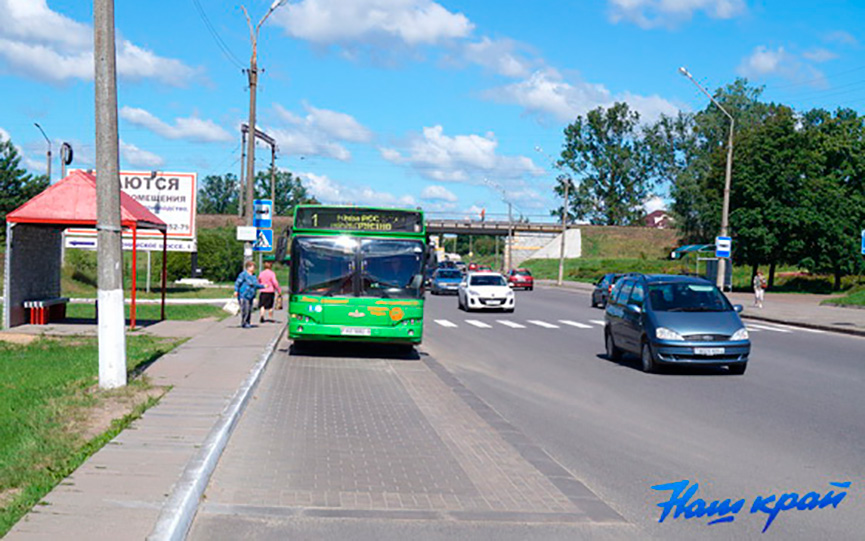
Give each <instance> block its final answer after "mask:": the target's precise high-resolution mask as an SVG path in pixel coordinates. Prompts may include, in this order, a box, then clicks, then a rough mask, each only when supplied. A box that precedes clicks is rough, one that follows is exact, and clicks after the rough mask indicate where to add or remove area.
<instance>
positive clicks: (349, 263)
mask: <svg viewBox="0 0 865 541" xmlns="http://www.w3.org/2000/svg"><path fill="white" fill-rule="evenodd" d="M423 254H424V251H423V243H421V242H420V241H412V240H394V239H360V238H355V237H347V236H339V237H298V238H296V239H295V242H294V244H293V246H292V258H291V259H292V281H291V283H292V292H293V293H301V294H310V295H325V296H331V295H341V296H355V297H384V298H417V297H419V296H420V294H421V284H422V282H423V279H422V271H423Z"/></svg>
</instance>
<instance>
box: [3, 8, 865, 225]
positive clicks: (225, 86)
mask: <svg viewBox="0 0 865 541" xmlns="http://www.w3.org/2000/svg"><path fill="white" fill-rule="evenodd" d="M270 4H271V0H243V5H244V6H245V7H246V8H247V9H248V10H249V12H250V14H251V15H252V16H253V18H254V19H256V20H257V19H258V18H260V17H261V16H262V15H263V14H264V13H265V12H266V11H267V9H268V8H269V6H270ZM92 8H93V6H92V1H86V0H0V137H11V138H12V140H13V141H14V142H15V144H16V145H17V146H18V147H19V149H20V150H21V152H22V154H23V156H24V159H25V163H26V166H27V167H28V168H30V169H31V170H32V171H34V172H44V170H45V154H44V153H45V147H46V143H45V141H44V139H43V138H42V135H41V134H40V133H39V132H38V130H37V129H36V128H35V127H34V125H33V123H34V122H38V123H40V125H41V126H42V127H43V128H44V129H45V131H46V133H47V134H48V136H49V137H50V138H51V140H52V141H53V143H54V149H55V156H56V154H57V149H58V147H59V145H60V143H61V142H62V141H68V142H70V143H72V144H73V146H74V148H75V151H76V162H75V164H74V165H76V166H78V167H90V166H92V164H93V161H94V156H93V154H94V147H93V134H94V127H93V82H92V80H93V61H92ZM116 11H117V13H116V23H117V32H118V41H117V43H118V71H119V77H120V81H119V105H120V137H121V167H122V168H124V169H130V170H132V169H138V170H141V169H144V170H152V169H157V170H164V171H195V172H197V173H198V174H199V177H200V178H203V177H204V176H205V175H208V174H213V173H218V174H221V173H225V172H234V173H239V171H240V155H241V154H240V135H239V125H240V123H241V122H243V121H245V118H246V115H247V106H248V100H249V94H248V89H247V82H246V76H245V75H244V74H243V73H242V71H241V70H242V68H243V67H244V66H246V65H248V63H249V53H250V39H249V32H248V29H247V25H246V20H245V18H244V15H243V11H242V10H241V3H239V2H235V1H233V0H232V1H225V0H173V1H170V2H169V1H164V0H148V1H123V0H121V1H117V2H116ZM863 21H865V2H862V1H861V0H857V1H853V0H850V1H841V0H826V1H823V2H813V1H804V0H762V1H752V0H534V1H531V2H529V1H525V0H521V1H515V0H498V1H490V0H483V1H482V0H461V1H448V0H440V1H432V0H291V1H290V2H289V3H287V4H286V5H284V6H282V7H280V8H279V9H278V10H277V11H276V12H274V14H273V16H272V17H271V18H270V19H269V20H268V22H267V23H266V24H265V26H264V27H263V28H262V30H261V37H260V45H259V67H260V68H263V69H264V73H263V74H262V75H261V78H260V86H259V94H258V104H259V108H258V112H259V114H258V124H259V127H260V128H261V129H263V130H265V131H266V132H268V133H270V134H271V135H273V136H274V137H275V138H276V139H277V141H278V143H279V149H280V153H279V160H278V164H279V166H280V167H283V168H287V169H289V170H291V171H292V172H295V173H297V174H299V175H300V176H301V177H302V178H303V179H304V182H305V184H306V185H307V187H308V188H309V189H310V190H311V191H312V192H313V193H314V194H315V195H316V196H318V197H319V199H321V200H323V201H326V202H334V203H343V202H346V203H356V204H379V205H386V206H390V205H405V206H416V205H420V206H423V207H424V208H425V209H427V210H428V211H431V212H439V213H443V215H444V214H448V215H451V216H468V215H470V214H473V213H476V212H478V210H479V209H480V208H486V209H487V213H488V215H495V214H497V213H503V212H505V205H504V204H503V203H502V202H501V200H500V199H501V197H500V195H499V194H498V192H497V191H496V190H495V189H493V188H491V187H490V184H491V183H495V184H497V185H499V186H501V187H502V188H503V189H504V190H506V193H507V194H508V197H509V198H510V199H511V200H512V201H513V202H514V204H515V205H516V208H517V211H518V212H521V213H523V214H525V215H527V216H531V217H533V219H537V220H540V219H543V217H544V216H546V215H548V213H549V209H550V208H552V207H553V206H554V204H555V201H554V199H553V194H552V185H553V182H554V171H553V170H552V168H551V166H550V162H551V159H550V157H549V155H553V156H554V155H556V154H557V153H558V152H559V151H560V149H561V145H562V130H563V128H564V127H565V126H566V125H567V124H568V123H569V122H570V121H572V120H573V119H574V118H575V117H576V116H577V115H580V114H584V113H585V112H586V111H588V110H590V109H592V108H595V107H597V106H600V105H609V104H610V103H612V102H614V101H617V100H624V101H627V102H628V103H629V104H630V105H631V106H632V107H634V108H635V109H637V110H638V111H639V112H640V113H641V115H642V116H643V118H644V119H649V120H651V119H654V118H657V116H658V115H659V114H661V113H674V112H675V111H677V110H679V109H684V110H697V109H701V108H703V107H705V105H706V98H705V96H703V95H702V94H700V93H699V92H698V91H697V90H696V88H695V87H694V86H693V85H692V84H691V83H690V82H689V81H688V80H687V79H685V78H683V77H681V76H680V75H678V73H677V68H678V67H679V66H682V65H684V66H687V67H688V68H689V69H690V71H691V72H692V73H693V74H694V76H695V78H696V79H697V80H698V81H700V82H701V83H703V84H704V85H705V86H707V87H709V88H710V89H714V88H717V87H719V86H721V85H724V84H726V83H729V82H731V81H732V80H733V79H734V78H735V77H737V76H746V77H748V78H749V79H750V80H752V81H753V82H755V83H757V84H761V85H765V87H766V91H765V94H764V96H765V98H766V99H767V100H772V101H780V102H784V103H787V104H790V105H792V106H794V107H796V108H797V109H800V110H803V109H808V108H811V107H816V106H820V107H825V108H829V109H834V108H836V107H839V106H845V107H852V108H854V109H857V110H858V111H860V112H862V111H865V55H863V52H865V49H863V46H865V25H863ZM536 147H540V148H541V149H542V152H538V151H536ZM268 160H269V152H267V151H266V149H265V148H262V147H260V148H259V152H258V154H257V159H256V162H257V166H258V167H260V168H264V167H266V165H267V163H268ZM57 171H59V163H58V162H57V161H55V162H54V179H55V180H56V178H57Z"/></svg>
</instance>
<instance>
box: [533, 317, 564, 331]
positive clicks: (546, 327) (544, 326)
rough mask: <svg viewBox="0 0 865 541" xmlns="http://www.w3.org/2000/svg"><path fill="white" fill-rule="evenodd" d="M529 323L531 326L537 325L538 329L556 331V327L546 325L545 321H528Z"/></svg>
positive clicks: (549, 324)
mask: <svg viewBox="0 0 865 541" xmlns="http://www.w3.org/2000/svg"><path fill="white" fill-rule="evenodd" d="M529 323H531V324H532V325H537V326H538V327H543V328H545V329H558V328H559V326H558V325H553V324H552V323H547V322H546V321H540V320H537V319H530V320H529Z"/></svg>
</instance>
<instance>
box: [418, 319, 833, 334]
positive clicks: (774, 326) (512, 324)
mask: <svg viewBox="0 0 865 541" xmlns="http://www.w3.org/2000/svg"><path fill="white" fill-rule="evenodd" d="M432 321H433V322H435V323H436V324H437V325H438V326H440V327H443V328H445V329H458V328H460V327H466V326H469V327H474V328H476V329H483V330H489V329H494V328H497V327H499V326H501V327H507V328H509V329H515V330H516V329H527V328H540V329H548V330H566V329H577V330H591V329H602V328H603V327H604V320H602V319H590V320H587V321H574V320H572V319H557V320H553V321H544V320H541V319H528V320H525V321H514V320H511V319H495V320H492V319H488V320H485V321H481V320H479V319H464V320H461V321H451V320H449V319H433V320H432ZM745 327H747V329H748V331H749V332H752V333H761V332H766V333H778V334H791V333H794V332H796V331H802V332H807V333H824V332H825V331H821V330H817V329H807V328H800V327H791V326H789V325H782V324H780V323H765V322H760V323H752V322H750V321H748V322H747V323H746V324H745Z"/></svg>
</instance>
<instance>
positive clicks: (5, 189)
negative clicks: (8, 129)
mask: <svg viewBox="0 0 865 541" xmlns="http://www.w3.org/2000/svg"><path fill="white" fill-rule="evenodd" d="M47 187H48V179H47V177H45V176H44V175H40V176H33V175H31V174H29V173H28V172H27V170H26V169H24V168H23V167H21V156H19V155H18V150H16V148H15V145H13V144H12V141H11V140H3V139H0V218H2V220H3V223H4V224H5V223H6V214H8V213H9V212H11V211H13V210H15V209H16V208H18V207H20V206H21V205H23V204H24V203H26V202H27V201H28V200H30V199H31V198H33V197H34V196H36V195H37V194H39V193H40V192H41V191H42V190H44V189H45V188H47ZM5 236H6V228H5V227H3V228H2V230H0V238H5Z"/></svg>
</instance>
